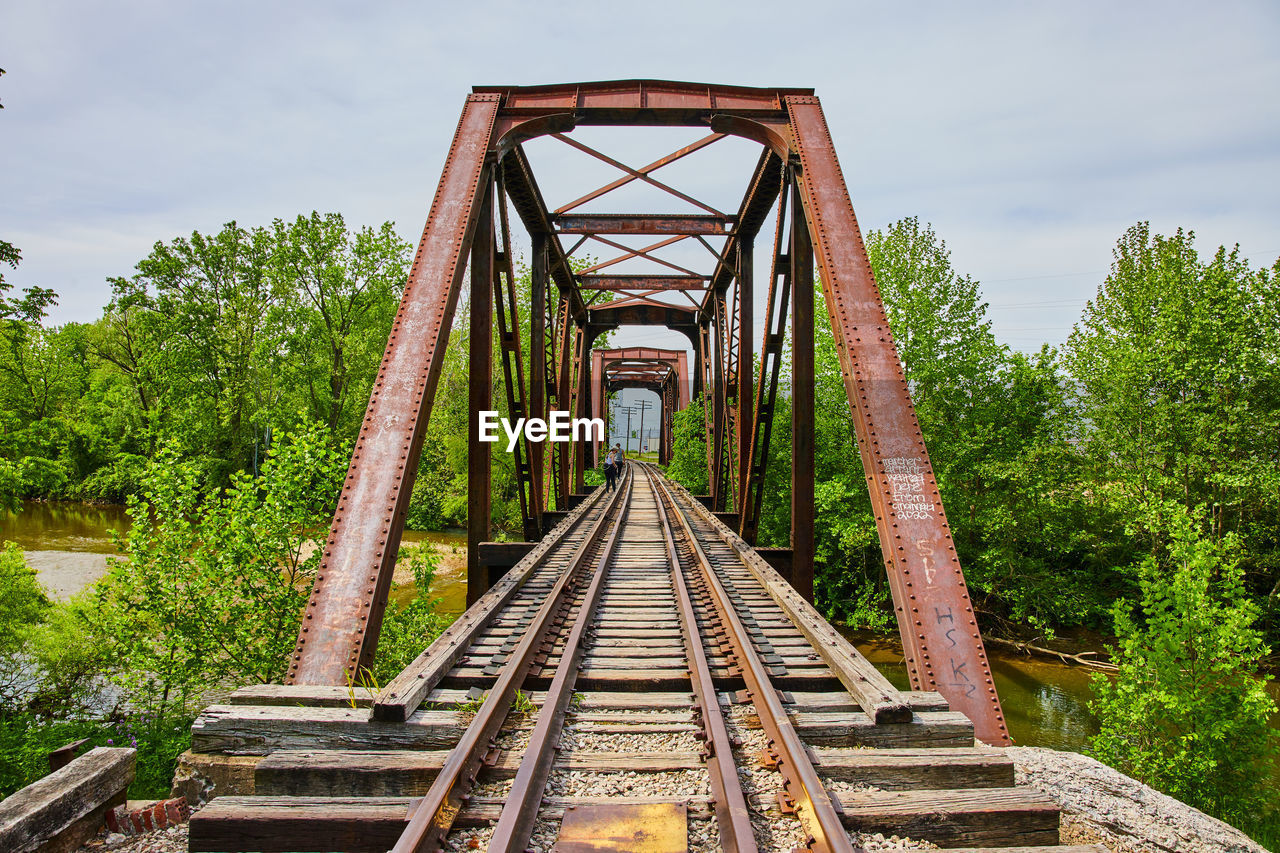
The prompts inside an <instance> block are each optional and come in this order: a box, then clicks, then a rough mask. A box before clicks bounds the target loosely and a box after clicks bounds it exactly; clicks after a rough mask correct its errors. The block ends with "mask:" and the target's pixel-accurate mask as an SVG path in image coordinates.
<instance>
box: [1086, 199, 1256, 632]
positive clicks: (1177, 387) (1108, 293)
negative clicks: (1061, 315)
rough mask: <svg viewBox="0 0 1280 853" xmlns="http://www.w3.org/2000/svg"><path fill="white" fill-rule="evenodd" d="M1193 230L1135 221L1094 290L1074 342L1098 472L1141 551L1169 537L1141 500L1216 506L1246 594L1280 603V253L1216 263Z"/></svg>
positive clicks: (1101, 491) (1211, 510)
mask: <svg viewBox="0 0 1280 853" xmlns="http://www.w3.org/2000/svg"><path fill="white" fill-rule="evenodd" d="M1194 239H1195V237H1194V234H1192V233H1191V232H1183V231H1182V230H1181V229H1179V230H1178V231H1177V232H1176V233H1175V234H1174V235H1173V236H1171V237H1164V236H1161V235H1159V234H1152V233H1151V231H1150V228H1149V227H1148V225H1147V224H1146V223H1139V224H1138V225H1135V226H1134V227H1132V228H1130V229H1129V230H1128V231H1126V232H1125V234H1124V235H1123V236H1122V237H1121V238H1120V240H1119V242H1118V243H1117V244H1116V248H1115V261H1114V263H1113V264H1112V268H1111V272H1110V274H1109V275H1108V276H1107V279H1106V281H1105V282H1104V283H1103V285H1102V286H1101V287H1100V288H1099V290H1098V295H1097V298H1096V299H1095V300H1094V301H1092V302H1090V303H1089V305H1088V306H1087V307H1086V308H1085V312H1084V317H1083V318H1082V320H1081V321H1080V323H1079V324H1078V325H1077V326H1076V328H1075V330H1074V331H1073V332H1072V334H1071V338H1070V340H1069V341H1068V343H1067V347H1066V353H1067V364H1068V367H1069V368H1070V370H1071V373H1072V375H1073V377H1074V378H1075V381H1076V382H1077V384H1078V387H1079V390H1078V394H1079V401H1080V409H1081V414H1082V420H1081V425H1082V428H1081V435H1082V438H1083V442H1082V443H1083V448H1084V452H1085V454H1086V456H1087V458H1088V460H1089V469H1090V470H1089V471H1088V477H1087V479H1089V480H1090V481H1091V482H1093V483H1095V484H1096V485H1095V486H1094V488H1095V489H1096V490H1097V493H1098V495H1099V498H1100V500H1101V501H1102V502H1103V504H1104V505H1105V506H1106V507H1107V508H1108V509H1109V510H1110V511H1112V512H1114V513H1116V514H1119V515H1121V516H1123V517H1126V518H1127V519H1129V520H1130V523H1131V525H1132V526H1133V527H1134V529H1135V531H1136V533H1137V542H1136V543H1135V544H1136V545H1137V546H1138V547H1139V548H1141V549H1145V550H1152V549H1158V548H1159V547H1161V546H1162V544H1163V541H1162V538H1163V535H1164V534H1163V533H1162V531H1160V530H1157V529H1152V528H1150V527H1148V526H1147V525H1146V523H1145V522H1146V519H1145V518H1144V517H1143V514H1142V512H1141V509H1140V508H1141V507H1143V506H1145V505H1147V504H1151V503H1155V504H1162V503H1169V502H1176V503H1178V504H1180V505H1182V506H1183V507H1184V508H1185V509H1186V510H1187V511H1188V512H1193V513H1194V512H1198V511H1199V510H1200V509H1201V508H1203V510H1204V511H1205V512H1206V513H1207V517H1208V524H1209V527H1208V533H1209V535H1210V536H1211V537H1212V538H1214V539H1215V540H1221V539H1223V538H1224V536H1225V534H1227V533H1228V532H1231V533H1234V534H1236V535H1237V536H1238V537H1239V539H1240V541H1241V545H1242V547H1243V548H1244V554H1243V557H1242V559H1243V565H1244V567H1245V570H1246V588H1247V590H1248V592H1249V593H1251V594H1253V595H1255V596H1257V597H1259V598H1260V599H1262V600H1265V601H1267V602H1268V605H1267V611H1266V614H1265V619H1264V625H1266V626H1268V627H1269V628H1270V630H1272V631H1274V630H1276V628H1277V627H1280V626H1278V625H1277V619H1276V616H1277V611H1276V604H1277V603H1278V601H1280V522H1278V519H1280V445H1277V443H1276V440H1275V437H1276V435H1278V434H1280V339H1278V338H1277V336H1276V334H1275V330H1276V329H1277V328H1280V275H1278V273H1280V261H1277V263H1276V265H1274V266H1273V267H1272V268H1271V269H1269V270H1268V269H1260V270H1251V269H1250V268H1249V266H1248V263H1247V262H1246V261H1245V259H1244V258H1242V257H1241V256H1240V253H1239V250H1238V249H1232V250H1231V251H1227V250H1226V249H1225V248H1222V247H1220V248H1219V249H1218V250H1217V251H1216V252H1215V253H1214V255H1213V257H1212V258H1211V259H1210V260H1207V261H1206V260H1204V259H1202V258H1201V257H1200V256H1199V254H1198V252H1197V251H1196V249H1195V245H1194Z"/></svg>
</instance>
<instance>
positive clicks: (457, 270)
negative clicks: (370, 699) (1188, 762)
mask: <svg viewBox="0 0 1280 853" xmlns="http://www.w3.org/2000/svg"><path fill="white" fill-rule="evenodd" d="M591 125H611V126H621V127H636V126H646V125H648V126H654V125H662V126H687V127H694V128H703V129H706V130H708V131H709V133H708V134H707V135H705V136H702V137H701V138H699V139H698V140H697V141H695V142H693V143H691V144H689V145H687V146H685V147H684V148H681V149H679V150H678V151H675V152H672V153H671V154H669V155H667V156H665V157H663V158H660V159H659V160H656V161H654V162H652V163H649V164H647V165H645V166H643V167H639V168H633V167H630V166H627V165H625V164H623V163H621V162H619V161H618V160H615V159H613V158H612V157H610V156H609V155H607V154H605V153H603V152H600V151H597V150H596V149H594V148H592V147H590V146H588V145H586V144H584V143H583V142H581V141H579V140H578V139H575V138H574V137H573V136H572V135H571V134H572V131H573V130H574V129H575V128H578V127H584V126H591ZM727 136H733V137H740V138H745V139H748V140H752V141H754V142H756V143H759V144H760V147H761V148H760V156H759V159H758V160H757V162H756V165H755V168H754V170H753V171H752V173H751V175H750V178H749V181H748V184H747V190H746V193H745V195H744V196H743V198H742V201H741V203H740V204H739V206H738V209H737V211H736V212H734V213H732V214H728V213H725V212H724V211H721V210H718V209H716V208H715V207H713V206H711V205H709V204H706V203H704V202H703V201H701V200H699V199H697V198H694V197H693V196H691V195H688V194H686V193H683V192H681V191H680V190H679V189H677V188H675V187H673V186H671V185H670V184H669V183H667V182H664V181H663V180H662V179H661V178H659V177H656V176H655V174H654V173H655V172H658V171H659V170H660V169H662V168H663V167H665V166H667V165H669V164H671V163H673V162H675V161H677V160H679V159H682V158H684V157H686V156H689V155H690V154H693V153H695V152H698V151H702V150H703V149H706V148H707V147H708V146H711V145H713V144H714V143H716V142H717V141H719V140H721V139H723V138H725V137H727ZM538 137H550V138H552V139H555V140H558V141H559V142H562V143H564V144H566V145H569V146H572V147H574V148H576V149H578V150H579V151H581V152H582V153H584V154H587V155H589V156H591V157H593V158H595V159H597V160H600V161H602V162H605V163H608V164H609V165H610V166H612V167H614V168H616V169H618V170H619V171H620V172H621V173H622V174H621V176H620V177H619V178H618V179H617V180H615V181H613V182H611V183H609V184H606V185H604V186H602V187H599V188H598V189H596V190H593V191H592V192H590V193H587V194H586V195H583V196H580V197H579V198H577V199H575V200H573V201H570V202H569V203H567V204H565V205H562V206H560V207H558V208H555V209H551V208H549V207H548V206H547V204H546V203H545V201H544V200H543V196H542V193H541V191H540V189H539V187H538V184H537V183H536V182H535V179H534V174H533V171H532V168H531V166H530V162H529V159H528V157H527V156H526V153H525V150H524V143H525V142H527V141H529V140H532V139H535V138H538ZM636 181H639V182H643V183H645V184H648V185H649V186H650V187H653V188H656V189H657V190H660V191H661V192H663V193H666V194H667V195H669V196H671V197H673V198H676V199H678V200H680V202H681V203H682V205H684V206H685V207H686V208H688V207H692V208H694V209H696V210H697V212H696V213H682V214H671V215H654V214H627V213H609V214H601V213H583V212H581V208H582V206H583V205H585V204H587V203H588V202H591V201H595V200H597V199H600V198H602V197H604V196H606V195H607V194H608V193H610V192H612V191H613V190H615V189H617V188H619V187H621V186H625V185H627V184H629V183H633V182H636ZM508 206H510V208H511V209H514V211H515V212H516V214H517V216H518V217H519V219H520V222H521V223H522V225H523V226H524V228H525V230H526V231H527V232H528V234H529V238H530V242H531V246H532V257H531V259H530V274H531V291H530V297H529V300H528V305H527V306H526V305H523V304H520V303H519V300H518V299H517V289H516V287H515V282H514V269H513V262H514V252H513V250H512V243H511V232H510V223H509V221H508V213H507V211H508ZM775 209H776V210H777V218H776V222H775V227H774V234H773V242H772V246H771V252H770V255H769V258H770V264H769V265H770V270H769V274H768V275H769V278H768V292H767V299H766V302H765V305H766V308H765V317H764V318H763V323H762V328H763V337H762V338H761V340H760V342H759V347H758V349H757V346H756V342H755V341H754V339H753V335H754V329H755V325H756V323H755V317H754V310H753V306H754V304H755V299H754V290H753V289H754V286H755V281H754V279H755V275H754V271H753V269H752V267H753V263H752V259H753V257H754V253H755V241H756V239H757V236H758V234H759V232H760V230H761V228H762V227H763V226H764V224H765V221H766V219H767V218H768V216H769V213H770V211H772V210H775ZM635 237H644V238H647V239H646V241H645V243H644V245H642V246H634V245H630V244H628V243H626V242H622V240H623V239H624V238H635ZM711 238H716V239H723V245H722V247H720V248H716V247H715V246H713V245H712V243H711ZM566 241H568V242H569V243H570V244H571V245H569V247H568V248H566ZM588 241H589V242H590V244H591V245H593V246H597V247H599V246H605V247H609V248H612V249H616V250H617V251H619V252H620V254H619V255H617V256H616V257H612V258H609V259H607V260H604V261H600V262H597V263H594V264H591V265H589V266H583V265H581V264H579V265H578V268H576V269H575V265H574V263H573V262H572V261H571V256H572V255H573V254H574V252H575V251H577V250H578V248H579V247H580V246H582V245H583V244H584V243H587V242H588ZM689 242H692V243H695V244H699V243H700V244H701V245H703V246H705V247H706V248H707V249H708V250H709V251H710V253H711V255H712V256H713V259H712V260H713V262H712V264H711V268H710V270H709V271H703V272H699V271H698V270H696V269H692V268H690V267H689V266H687V265H686V264H684V263H675V262H673V261H671V260H669V259H668V258H666V257H664V256H662V255H661V254H660V252H661V250H663V249H664V248H665V247H667V246H671V245H673V244H676V243H689ZM629 261H630V262H634V261H645V262H649V263H651V264H656V265H658V266H660V267H661V268H662V269H661V272H660V273H659V274H654V275H633V274H622V273H619V272H618V271H617V270H616V269H615V268H616V267H617V266H618V265H619V264H622V263H624V262H629ZM815 261H816V267H815ZM468 266H469V268H470V287H471V311H470V337H469V354H470V367H469V369H470V376H471V384H470V387H471V391H470V403H471V407H472V411H473V413H474V412H476V411H478V410H481V409H491V408H493V405H492V400H491V399H490V397H491V393H492V392H491V391H490V389H491V387H492V370H493V362H494V352H493V343H492V342H493V341H494V340H495V339H496V340H497V348H498V350H499V357H500V366H501V370H502V377H503V385H502V387H503V388H504V389H505V395H506V400H505V402H506V404H507V407H508V410H509V412H510V413H511V415H512V417H521V416H524V417H543V418H545V417H546V416H547V413H548V412H549V411H550V410H564V411H568V412H570V413H571V414H572V415H573V416H574V417H585V416H587V413H589V412H590V411H591V410H592V398H593V396H594V395H595V394H596V393H597V392H596V390H595V389H596V388H597V386H596V385H595V384H593V382H599V381H601V380H602V379H605V377H602V376H600V373H601V366H600V365H599V364H593V361H594V360H595V359H594V358H593V357H589V356H588V353H590V352H591V351H592V348H593V344H594V342H595V340H596V338H597V337H598V336H599V335H600V334H601V333H603V332H605V331H608V330H611V329H615V328H618V327H619V326H623V325H649V326H665V327H667V328H669V329H672V330H674V331H676V332H679V333H681V334H684V335H685V336H686V337H688V339H689V342H690V345H691V348H692V351H693V362H694V364H693V397H694V398H695V399H699V400H701V401H702V402H703V403H704V406H705V411H706V420H707V424H706V425H707V463H708V469H709V475H710V482H711V494H710V495H709V496H707V500H708V501H709V502H710V503H711V504H712V505H713V507H714V508H715V509H718V510H726V509H728V508H730V507H732V509H733V511H734V513H735V514H736V516H737V524H738V526H739V530H740V532H741V534H742V535H743V536H744V538H746V539H747V540H748V541H749V542H750V541H753V540H754V537H755V533H756V528H757V525H758V522H759V518H760V510H761V501H762V495H761V491H762V488H761V487H762V484H763V482H764V477H765V473H766V463H767V461H768V447H769V442H770V435H771V430H772V425H773V412H774V408H775V406H776V402H777V398H778V393H779V382H780V377H781V376H782V371H781V360H782V356H783V351H784V345H785V342H786V335H787V331H788V329H789V330H790V335H791V337H790V344H791V371H790V373H791V377H790V381H791V387H790V389H789V392H790V398H791V438H792V469H791V472H790V476H791V501H792V504H791V526H792V533H791V537H792V541H791V547H792V557H791V563H792V571H791V580H792V583H793V584H794V585H795V586H796V588H797V589H798V590H799V591H800V592H802V593H803V594H804V595H806V596H809V597H811V596H812V591H813V554H814V534H813V523H814V515H813V512H814V509H813V507H814V432H813V424H814V396H813V395H814V390H813V389H814V381H813V380H814V338H813V328H814V327H813V323H814V298H813V293H814V290H813V282H814V276H815V274H816V275H817V276H818V278H819V279H820V280H821V285H822V289H823V294H824V296H825V301H826V306H827V312H828V314H829V319H830V321H831V326H832V330H833V332H834V336H835V342H836V348H837V350H838V353H839V359H840V367H841V371H842V373H843V377H844V385H845V390H846V393H847V395H848V399H849V404H850V410H851V412H852V415H853V422H854V427H855V431H856V434H857V439H858V451H859V453H860V455H861V458H862V462H863V467H864V470H865V472H866V478H867V486H868V489H869V491H870V495H871V501H872V505H873V508H874V511H875V517H876V528H877V532H878V534H879V538H880V544H881V550H882V552H883V556H884V561H885V568H886V571H887V573H888V577H889V581H890V587H891V590H892V592H893V598H894V603H895V609H896V613H897V617H898V624H899V629H900V632H901V635H902V640H903V646H904V650H905V654H906V658H907V666H908V670H909V672H910V675H911V680H912V683H913V686H914V687H915V688H916V689H924V690H938V691H939V692H941V693H942V694H943V695H944V696H946V697H947V699H948V700H949V702H950V703H951V705H952V707H953V708H955V709H956V710H960V711H964V712H965V713H966V714H968V716H969V717H970V718H971V719H972V720H973V721H974V724H975V726H976V733H977V736H978V737H979V738H981V739H982V740H984V741H986V742H988V743H993V744H1005V743H1008V734H1007V730H1006V728H1005V722H1004V718H1003V715H1002V712H1001V709H1000V700H999V698H998V696H997V694H996V690H995V685H994V682H993V680H992V676H991V670H990V667H989V665H988V661H987V658H986V654H985V651H984V649H983V644H982V639H981V637H980V635H979V633H978V628H977V622H976V618H975V616H974V612H973V607H972V604H971V602H970V599H969V594H968V591H967V588H966V586H965V582H964V576H963V574H962V572H961V569H960V563H959V560H958V559H957V557H956V552H955V546H954V543H953V542H952V538H951V532H950V529H949V527H948V525H947V519H946V514H945V513H944V511H943V508H942V504H941V501H940V499H939V496H938V488H937V483H936V481H935V478H934V474H933V468H932V465H931V464H930V461H929V456H928V453H927V451H926V449H925V446H924V441H923V439H922V437H921V433H920V427H919V424H918V422H917V420H916V415H915V411H914V408H913V406H912V403H911V397H910V394H909V392H908V388H907V383H906V380H905V378H904V376H903V373H902V366H901V364H900V362H899V359H898V354H897V349H896V347H895V345H894V341H893V335H892V334H891V332H890V329H889V325H888V322H887V320H886V318H885V312H884V306H883V304H882V302H881V299H880V294H879V291H878V290H877V288H876V283H875V280H874V277H873V275H872V272H871V268H870V265H869V264H868V261H867V255H866V250H865V248H864V246H863V242H862V237H861V233H860V232H859V229H858V223H857V220H856V218H855V217H854V213H853V207H852V204H851V202H850V199H849V193H848V189H847V187H846V186H845V182H844V177H843V174H842V173H841V171H840V165H839V163H838V161H837V159H836V155H835V150H834V146H833V143H832V140H831V136H830V133H829V131H828V128H827V124H826V120H825V118H824V116H823V113H822V107H821V105H820V104H819V101H818V99H817V98H816V97H815V96H814V95H813V92H812V90H809V89H754V88H743V87H735V86H708V85H701V84H692V83H672V82H663V81H649V80H643V81H618V82H601V83H581V84H569V85H553V86H526V87H515V86H503V87H479V88H476V89H475V90H474V91H473V93H472V94H471V95H470V96H469V97H468V98H467V100H466V104H465V106H464V107H463V111H462V117H461V119H460V121H459V123H458V128H457V131H456V133H455V135H454V139H453V144H452V146H451V147H450V149H449V155H448V157H447V158H446V160H445V166H444V171H443V174H442V176H441V179H440V185H439V188H438V189H437V191H436V196H435V199H434V201H433V202H432V206H431V212H430V214H429V215H428V217H427V223H426V226H425V228H424V229H423V234H422V239H421V241H420V243H419V245H418V251H417V254H416V256H415V258H414V262H413V266H412V269H411V271H410V274H409V280H408V283H407V285H406V287H405V292H404V297H403V300H402V302H401V305H400V309H399V313H398V314H397V316H396V319H395V323H394V325H393V327H392V331H391V335H390V339H389V340H388V342H387V349H386V353H385V355H384V356H383V361H382V366H381V369H380V370H379V372H378V375H377V379H376V382H375V385H374V389H373V394H372V396H371V398H370V401H369V407H368V410H367V412H366V414H365V420H364V424H363V427H362V428H361V431H360V435H359V438H358V440H357V443H356V447H355V451H354V453H353V455H352V460H351V467H350V469H349V471H348V474H347V479H346V482H345V484H344V486H343V490H342V494H341V497H340V500H339V504H338V509H337V512H336V514H335V516H334V520H333V525H332V528H331V530H330V533H329V538H328V540H327V542H326V544H325V548H324V554H323V559H322V562H321V566H320V570H319V572H318V573H317V576H316V580H315V585H314V587H313V589H312V592H311V597H310V600H309V601H308V603H307V607H306V612H305V618H304V621H303V626H302V629H301V632H300V633H299V636H298V644H297V649H296V652H295V654H294V657H293V660H292V663H291V667H290V672H289V678H290V680H291V681H293V682H295V683H304V684H344V683H347V681H348V679H349V678H350V677H351V676H352V675H353V674H354V673H355V671H356V670H357V669H358V668H360V667H365V666H368V665H369V664H370V663H371V662H372V658H373V654H374V650H375V647H376V643H377V638H378V632H379V627H380V624H381V621H382V614H383V610H384V608H385V605H386V600H387V595H388V592H389V589H390V585H391V575H392V569H393V568H394V564H395V558H396V553H397V550H398V547H399V544H400V537H401V533H402V530H403V527H404V519H405V514H406V511H407V509H408V502H409V495H410V491H411V486H412V481H413V477H414V474H415V471H416V468H417V465H418V458H419V455H420V452H421V446H422V441H423V437H424V435H425V434H426V427H427V419H428V418H429V416H430V412H431V404H432V400H433V397H434V394H435V389H436V384H437V381H438V379H439V374H440V368H441V364H442V362H443V353H444V349H445V347H446V345H447V341H448V337H449V333H450V330H451V328H452V325H453V314H454V309H455V307H456V305H457V301H458V296H459V293H460V291H461V289H462V284H463V277H464V274H465V271H466V269H467V268H468ZM609 297H613V298H609ZM664 297H671V298H676V299H678V300H683V302H675V303H673V302H670V301H667V299H666V298H664ZM606 298H609V301H604V300H605V299H606ZM522 310H528V312H529V317H528V328H529V335H528V340H527V347H528V360H527V363H528V365H529V371H528V372H529V375H528V376H527V377H526V376H525V375H524V371H525V367H524V365H525V363H526V361H525V356H524V352H523V348H524V346H525V344H526V342H525V341H524V340H523V336H522V334H521V322H520V316H519V314H520V311H522ZM495 332H496V335H495V334H494V333H495ZM757 354H758V355H759V361H758V362H757V360H756V356H757ZM593 373H595V374H596V378H595V380H593ZM606 381H607V380H606ZM490 447H491V445H490V444H487V443H482V442H480V441H479V440H478V431H477V430H473V433H472V436H471V442H470V448H469V449H470V472H469V478H468V483H469V486H470V489H471V492H470V507H469V520H468V528H469V541H470V544H471V548H470V549H469V554H468V560H469V571H468V584H469V586H470V587H471V589H470V593H471V595H470V597H471V598H472V600H474V598H475V597H478V595H479V594H480V593H481V592H483V590H484V587H485V585H487V582H488V579H487V577H486V576H485V575H484V573H483V571H482V569H483V567H482V566H480V565H479V563H478V557H477V555H476V551H477V549H476V545H477V544H478V543H479V542H480V541H483V540H485V539H487V538H488V537H489V535H490V530H489V526H490V503H489V476H490V469H489V459H490V457H489V453H490ZM596 452H597V448H596V447H595V446H594V445H593V444H591V443H590V442H579V443H576V444H573V445H568V444H565V443H559V444H554V445H550V449H548V446H546V445H542V444H539V443H536V442H528V441H522V442H521V443H520V444H519V445H518V447H517V448H516V455H515V463H516V471H517V481H518V487H519V501H520V507H521V512H522V516H523V518H524V520H525V535H526V538H529V539H533V538H537V537H538V536H539V535H540V533H541V532H542V530H543V529H544V521H545V520H546V519H547V517H548V514H549V513H555V512H562V511H564V510H565V509H566V508H568V507H569V506H570V505H571V504H572V503H573V501H574V500H575V495H577V494H580V493H581V492H582V489H583V472H584V471H585V470H586V469H587V468H588V467H590V466H591V465H593V464H594V462H595V456H596Z"/></svg>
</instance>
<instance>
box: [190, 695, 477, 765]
mask: <svg viewBox="0 0 1280 853" xmlns="http://www.w3.org/2000/svg"><path fill="white" fill-rule="evenodd" d="M465 727H466V726H465V724H464V721H463V719H462V717H461V716H460V715H459V713H458V712H457V711H418V712H416V713H414V714H413V716H411V717H410V718H409V719H408V720H406V721H405V722H403V723H384V722H379V721H371V720H370V719H369V713H368V711H366V710H364V709H358V710H353V709H351V708H305V707H301V708H299V707H287V706H281V705H211V706H209V707H208V708H206V709H204V711H202V712H201V713H200V716H199V717H197V718H196V721H195V722H194V723H193V724H192V726H191V749H192V751H193V752H220V753H225V754H228V755H267V754H270V753H272V752H275V751H276V750H278V749H342V748H356V749H438V748H448V747H452V746H453V745H454V744H456V743H457V742H458V739H459V738H460V737H461V736H462V731H463V730H464V729H465Z"/></svg>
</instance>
